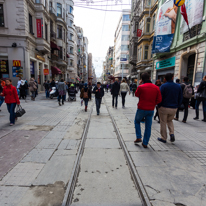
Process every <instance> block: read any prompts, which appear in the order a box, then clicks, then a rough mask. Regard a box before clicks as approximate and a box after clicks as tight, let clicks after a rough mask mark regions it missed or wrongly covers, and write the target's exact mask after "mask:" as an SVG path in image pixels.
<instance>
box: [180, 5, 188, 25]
mask: <svg viewBox="0 0 206 206" xmlns="http://www.w3.org/2000/svg"><path fill="white" fill-rule="evenodd" d="M180 13H181V14H182V16H183V17H184V20H185V21H186V23H187V25H189V22H188V18H187V10H186V6H185V4H183V5H182V6H181V11H180Z"/></svg>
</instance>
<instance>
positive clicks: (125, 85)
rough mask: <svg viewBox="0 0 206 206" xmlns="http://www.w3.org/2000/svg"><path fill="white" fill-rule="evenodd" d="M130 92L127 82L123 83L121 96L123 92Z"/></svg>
mask: <svg viewBox="0 0 206 206" xmlns="http://www.w3.org/2000/svg"><path fill="white" fill-rule="evenodd" d="M128 91H130V90H129V86H128V84H127V83H125V82H122V83H121V84H120V90H119V94H121V92H128Z"/></svg>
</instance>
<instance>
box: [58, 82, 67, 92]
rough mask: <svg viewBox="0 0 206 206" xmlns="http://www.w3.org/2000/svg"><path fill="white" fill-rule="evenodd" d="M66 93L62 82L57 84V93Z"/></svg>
mask: <svg viewBox="0 0 206 206" xmlns="http://www.w3.org/2000/svg"><path fill="white" fill-rule="evenodd" d="M62 91H63V92H66V84H65V83H64V82H59V83H58V92H62Z"/></svg>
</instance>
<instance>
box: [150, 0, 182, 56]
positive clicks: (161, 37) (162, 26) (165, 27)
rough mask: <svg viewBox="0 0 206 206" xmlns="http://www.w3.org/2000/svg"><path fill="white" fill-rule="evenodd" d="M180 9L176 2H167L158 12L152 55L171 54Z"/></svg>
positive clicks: (171, 0) (172, 0)
mask: <svg viewBox="0 0 206 206" xmlns="http://www.w3.org/2000/svg"><path fill="white" fill-rule="evenodd" d="M177 10H178V7H176V6H175V5H174V0H168V1H166V2H165V3H164V4H163V5H162V6H161V7H160V8H159V11H158V15H157V21H156V28H155V35H154V38H153V46H152V53H153V54H154V53H164V52H170V47H171V45H172V41H173V37H174V33H175V24H176V18H177Z"/></svg>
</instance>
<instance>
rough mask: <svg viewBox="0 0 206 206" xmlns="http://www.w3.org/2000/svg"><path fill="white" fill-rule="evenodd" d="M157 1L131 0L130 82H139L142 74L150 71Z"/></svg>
mask: <svg viewBox="0 0 206 206" xmlns="http://www.w3.org/2000/svg"><path fill="white" fill-rule="evenodd" d="M157 4H158V1H157V0H139V1H136V0H133V1H132V5H131V7H132V8H131V27H130V65H131V66H130V80H132V81H134V80H140V78H141V74H142V73H143V72H148V73H149V74H150V75H152V74H151V71H152V64H153V55H152V44H153V36H154V31H155V22H156V13H157Z"/></svg>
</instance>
